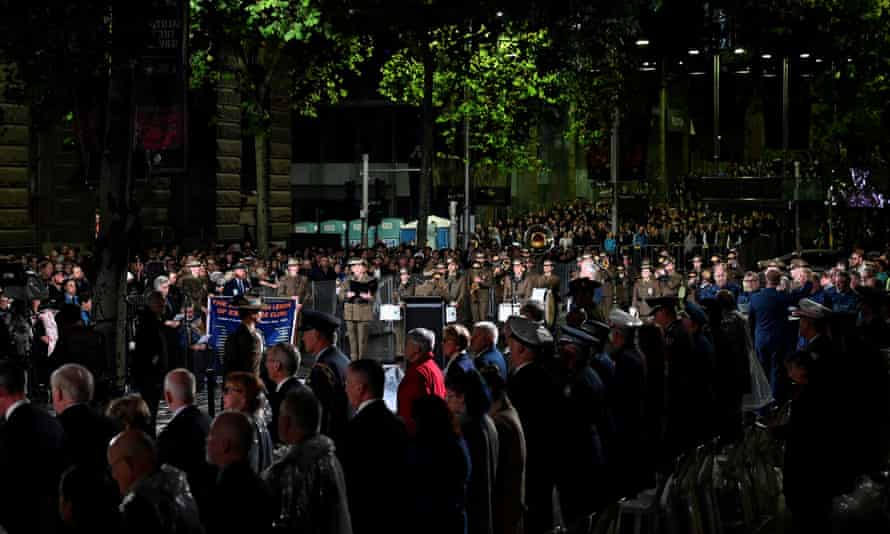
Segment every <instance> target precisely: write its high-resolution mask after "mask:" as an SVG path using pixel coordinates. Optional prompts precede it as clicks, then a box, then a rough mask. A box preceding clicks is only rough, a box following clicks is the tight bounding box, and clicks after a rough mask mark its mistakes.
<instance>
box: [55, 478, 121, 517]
mask: <svg viewBox="0 0 890 534" xmlns="http://www.w3.org/2000/svg"><path fill="white" fill-rule="evenodd" d="M119 503H120V493H119V489H118V487H117V486H116V485H115V482H114V480H113V479H112V478H111V477H110V476H109V475H108V473H107V472H106V471H105V470H103V469H99V468H96V467H93V466H87V465H73V466H71V467H69V468H68V469H67V470H66V471H65V472H64V473H62V477H61V479H60V481H59V517H60V518H61V519H62V521H63V522H64V523H65V525H66V526H67V527H68V528H70V529H71V532H96V533H100V532H118V528H117V527H118V523H119V517H118V504H119Z"/></svg>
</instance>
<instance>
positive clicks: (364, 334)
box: [338, 258, 377, 360]
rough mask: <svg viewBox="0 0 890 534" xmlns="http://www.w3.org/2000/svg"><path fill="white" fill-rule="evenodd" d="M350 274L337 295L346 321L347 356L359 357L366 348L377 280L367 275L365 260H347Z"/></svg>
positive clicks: (372, 315) (355, 358) (356, 358)
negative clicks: (341, 303)
mask: <svg viewBox="0 0 890 534" xmlns="http://www.w3.org/2000/svg"><path fill="white" fill-rule="evenodd" d="M349 268H350V270H351V271H352V276H351V277H350V278H349V280H347V281H346V283H345V288H344V289H345V291H343V289H341V290H340V293H339V295H338V297H339V298H340V300H341V301H342V302H343V303H344V304H343V319H344V320H345V321H346V336H347V337H348V338H349V357H350V358H352V359H353V360H358V359H359V358H361V357H362V356H363V355H364V354H365V353H366V352H367V349H368V326H369V324H370V323H371V320H372V319H373V318H374V307H373V304H374V294H375V293H376V291H377V283H376V282H377V281H376V280H374V279H373V278H371V277H370V276H368V272H367V271H368V266H367V264H366V263H365V260H363V259H360V258H352V259H351V260H349Z"/></svg>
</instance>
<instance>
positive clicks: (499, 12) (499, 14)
mask: <svg viewBox="0 0 890 534" xmlns="http://www.w3.org/2000/svg"><path fill="white" fill-rule="evenodd" d="M495 15H497V16H498V18H500V17H503V16H504V12H503V11H498V12H497V13H495Z"/></svg>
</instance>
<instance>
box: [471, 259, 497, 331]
mask: <svg viewBox="0 0 890 534" xmlns="http://www.w3.org/2000/svg"><path fill="white" fill-rule="evenodd" d="M482 258H484V256H483V257H482ZM467 284H468V290H467V293H469V297H470V316H471V317H472V319H473V322H474V323H478V322H480V321H486V320H488V317H489V308H490V306H491V301H490V294H489V291H488V290H489V288H490V287H491V284H492V277H491V272H489V270H488V269H486V268H485V267H483V264H482V260H481V259H480V255H478V254H477V255H476V261H474V262H473V265H472V267H471V268H470V272H469V274H468V275H467Z"/></svg>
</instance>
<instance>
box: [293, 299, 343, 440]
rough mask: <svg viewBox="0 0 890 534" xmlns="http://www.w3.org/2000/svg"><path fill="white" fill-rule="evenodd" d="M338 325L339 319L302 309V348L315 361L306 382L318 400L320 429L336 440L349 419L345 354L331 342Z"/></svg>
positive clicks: (341, 434) (340, 435)
mask: <svg viewBox="0 0 890 534" xmlns="http://www.w3.org/2000/svg"><path fill="white" fill-rule="evenodd" d="M339 327H340V319H337V318H336V317H334V316H333V315H330V314H327V313H324V312H319V311H315V310H306V311H305V312H303V317H302V321H301V322H300V328H299V330H300V332H302V333H303V342H304V343H305V344H306V351H307V352H309V353H311V354H313V355H315V358H314V359H315V364H314V365H313V366H312V370H311V371H310V372H309V378H308V379H307V380H306V385H307V386H309V387H310V388H311V389H312V391H313V393H315V396H316V397H318V402H319V404H321V407H322V411H321V429H320V430H321V433H322V434H324V435H326V436H328V437H329V438H331V439H332V440H334V441H335V442H337V441H338V440H339V439H340V438H341V437H342V436H343V430H344V429H345V428H346V423H347V421H348V419H349V401H348V400H347V397H346V369H347V367H349V358H347V357H346V355H345V354H343V353H342V352H340V349H338V348H337V347H335V346H334V333H335V332H336V331H337V329H338V328H339Z"/></svg>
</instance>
